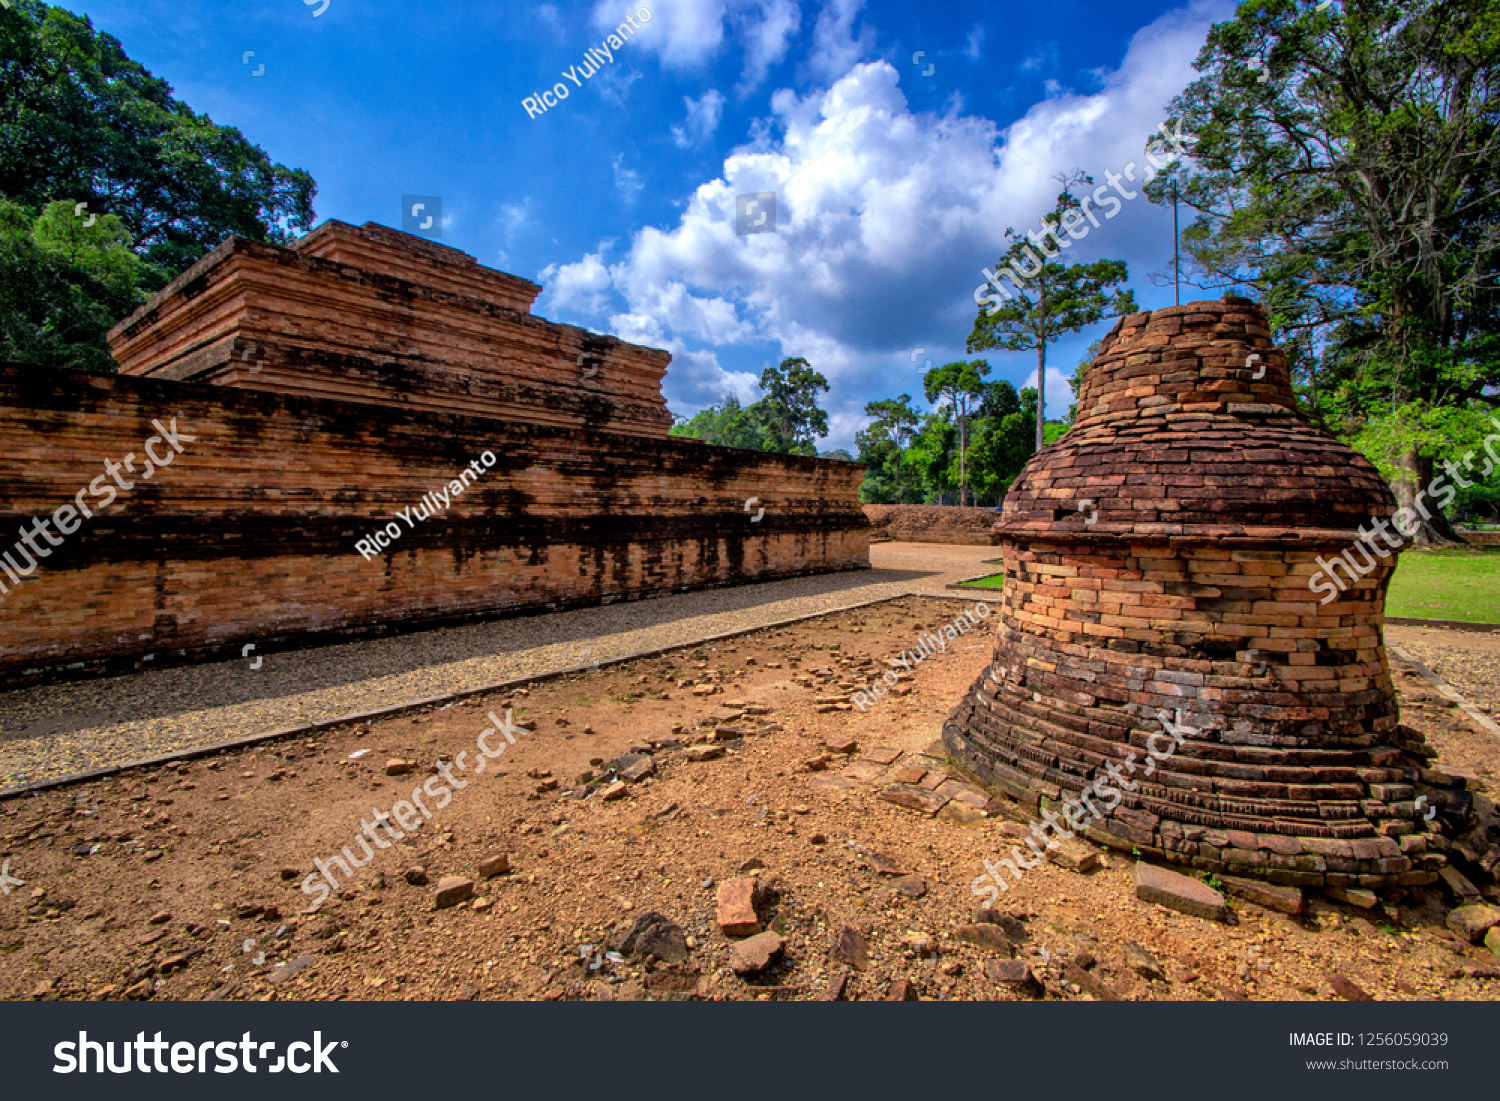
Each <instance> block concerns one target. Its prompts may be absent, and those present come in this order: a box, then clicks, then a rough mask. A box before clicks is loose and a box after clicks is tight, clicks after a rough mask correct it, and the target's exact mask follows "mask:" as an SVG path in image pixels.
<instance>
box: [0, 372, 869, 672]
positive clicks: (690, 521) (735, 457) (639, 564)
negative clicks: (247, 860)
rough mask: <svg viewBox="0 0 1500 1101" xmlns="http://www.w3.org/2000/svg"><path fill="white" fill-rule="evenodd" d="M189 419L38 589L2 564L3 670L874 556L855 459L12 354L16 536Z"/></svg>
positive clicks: (832, 566) (120, 659)
mask: <svg viewBox="0 0 1500 1101" xmlns="http://www.w3.org/2000/svg"><path fill="white" fill-rule="evenodd" d="M173 416H176V417H177V418H178V422H177V423H178V430H179V431H180V432H183V433H186V434H187V435H191V436H195V437H196V439H195V440H194V441H192V442H190V443H185V444H184V446H185V448H186V450H185V451H184V452H183V453H182V454H180V455H178V456H177V457H176V458H175V460H174V461H173V462H172V463H171V465H170V466H169V467H167V468H166V469H163V470H159V471H157V472H155V473H154V474H153V475H152V477H151V479H150V480H148V481H137V482H136V487H135V489H133V490H131V491H121V492H119V496H118V498H117V500H116V501H115V502H114V503H113V504H112V505H111V506H110V507H108V508H106V509H103V510H102V511H100V512H98V513H97V514H96V515H95V517H94V518H93V519H91V520H88V521H85V522H84V524H83V526H82V528H81V529H80V530H79V531H77V532H75V533H74V534H72V535H69V536H67V537H66V538H65V540H64V543H63V545H62V546H60V547H58V548H56V549H55V550H53V551H52V555H51V557H49V558H47V559H45V560H43V561H42V562H41V564H40V566H39V567H38V569H37V571H36V573H35V575H33V577H32V578H31V579H29V580H27V581H25V582H23V583H22V584H21V585H20V586H19V587H14V586H11V583H10V579H9V578H7V577H5V576H4V575H3V574H0V582H4V583H5V584H6V585H7V587H11V588H12V591H10V592H8V593H5V594H0V678H5V679H8V680H11V681H17V680H21V679H26V678H30V677H37V676H49V675H55V674H57V673H58V672H59V671H60V670H61V669H63V667H68V668H75V667H76V668H78V669H85V670H87V669H102V668H116V667H131V666H133V665H136V664H139V663H141V662H143V661H145V660H146V655H148V654H149V655H153V657H152V658H151V659H150V660H151V662H153V663H158V664H159V663H162V662H166V661H171V660H177V659H179V658H185V657H194V656H203V655H206V654H214V653H219V654H223V653H229V652H233V653H234V654H236V655H237V654H238V645H239V644H240V643H242V642H251V641H253V642H258V643H261V644H265V643H267V642H269V641H271V640H274V639H285V638H289V637H292V636H314V637H318V636H325V637H335V636H338V635H340V634H342V633H348V632H355V633H358V632H368V631H376V632H379V631H386V630H390V629H394V628H401V627H408V626H413V625H418V624H430V623H437V622H451V621H454V620H457V619H462V618H465V617H468V616H475V615H480V614H486V613H494V612H498V611H505V610H519V609H526V608H538V607H553V606H556V607H565V606H571V605H583V604H591V603H599V602H603V601H610V600H615V599H629V598H634V597H639V596H643V595H649V594H653V593H658V592H662V591H669V590H672V589H679V588H693V587H699V586H709V585H719V584H729V583H734V582H739V581H747V580H755V579H763V578H771V577H783V576H788V575H793V574H797V573H811V572H819V571H826V570H840V569H855V568H866V567H868V565H869V561H868V525H867V522H866V520H865V518H864V515H863V513H862V512H861V511H860V507H859V503H858V486H859V482H860V480H861V478H862V476H863V467H861V466H859V465H858V464H853V463H838V462H827V461H821V460H815V459H803V458H797V457H791V456H776V455H765V454H760V453H755V452H744V451H733V450H729V449H722V448H711V447H708V446H706V445H703V444H700V443H697V442H696V441H692V440H678V439H657V440H652V439H643V438H641V437H636V436H623V435H612V434H610V433H604V432H597V431H585V430H580V429H569V428H559V427H551V426H538V425H525V424H518V423H505V422H501V421H494V420H488V419H483V418H478V417H460V416H450V415H445V414H440V413H432V412H424V411H416V410H401V409H394V408H388V407H383V406H371V405H356V404H351V403H346V402H338V401H330V400H322V399H313V398H300V397H289V396H285V395H278V394H270V393H263V392H255V391H240V390H233V389H227V388H222V387H210V386H202V385H195V384H189V383H178V382H167V381H162V380H158V379H152V378H137V377H131V376H124V375H120V376H114V377H100V376H90V375H84V374H79V373H76V372H68V371H53V370H44V369H41V368H35V367H17V366H3V367H0V484H4V485H5V486H6V487H7V489H8V492H7V495H6V499H5V501H4V502H3V507H0V532H5V533H7V534H5V535H3V536H0V551H5V550H10V549H11V547H12V545H13V544H14V543H15V542H16V541H18V536H12V535H10V534H9V533H11V532H16V531H17V529H18V528H19V527H20V526H21V525H22V524H23V522H27V523H29V518H30V517H32V516H43V515H47V514H51V513H52V512H53V511H54V510H55V509H57V508H58V506H59V505H61V504H64V503H66V502H71V501H73V500H74V497H75V495H76V494H77V493H78V492H79V491H80V490H82V489H84V488H85V487H86V486H88V485H89V483H90V481H91V480H92V479H94V478H96V477H98V476H100V475H102V474H103V473H104V468H103V462H104V460H106V459H112V460H115V461H117V462H118V461H120V460H122V459H123V457H124V456H125V454H126V453H127V452H133V453H134V454H135V455H136V456H137V466H138V468H139V464H140V462H141V461H142V459H143V448H142V444H143V442H144V441H145V440H146V439H147V438H148V437H150V436H152V435H153V434H154V433H155V429H154V428H152V427H151V420H152V418H156V419H158V420H160V421H161V422H162V423H163V424H166V423H167V422H168V420H169V419H170V418H171V417H173ZM155 446H156V447H157V451H158V454H160V453H161V450H160V445H155ZM486 450H489V451H491V452H492V453H493V454H494V456H495V457H496V464H495V467H494V468H493V469H492V470H490V471H489V472H487V473H485V474H484V475H483V476H482V477H480V478H478V479H477V481H476V482H475V484H474V485H472V486H471V487H470V488H468V489H467V490H465V492H464V493H463V494H462V496H460V497H458V498H456V499H454V501H453V504H452V506H451V507H450V508H449V509H448V510H447V511H446V512H443V513H441V514H440V515H439V516H438V517H435V518H433V519H431V520H428V521H426V522H418V523H417V525H416V528H415V530H409V529H408V528H407V525H406V524H405V523H404V522H402V521H400V520H396V523H397V524H398V526H400V527H401V529H402V531H403V534H402V536H401V537H400V538H399V539H397V540H395V541H394V542H393V545H392V546H391V548H390V549H389V550H388V551H386V552H384V553H383V554H382V555H381V556H380V557H379V558H377V559H375V560H373V561H365V559H364V558H363V557H362V556H361V554H359V553H358V552H357V551H356V550H355V541H356V540H357V539H359V538H361V537H362V536H364V535H366V534H367V533H369V532H370V531H371V530H373V529H374V528H376V527H378V526H382V525H384V524H386V523H387V522H390V521H391V520H393V519H394V518H395V513H396V512H397V510H399V509H402V508H405V507H407V506H410V505H415V504H418V503H420V502H421V500H422V496H423V494H424V493H426V492H429V491H432V490H435V489H437V488H438V487H440V486H443V485H446V484H447V483H448V481H449V480H450V479H452V478H455V477H457V476H458V474H459V472H460V471H461V470H462V469H463V468H465V467H466V466H467V464H468V463H469V462H470V461H471V460H475V459H478V458H479V457H480V455H481V453H482V452H484V451H486ZM122 476H123V477H124V478H125V479H126V480H127V481H129V480H132V476H131V475H128V474H126V475H122ZM750 497H758V498H759V499H760V502H759V506H757V507H760V506H764V507H765V509H766V512H765V516H764V518H763V519H762V521H761V522H759V523H752V522H751V518H750V514H748V513H746V511H745V509H744V502H745V501H746V499H748V498H750ZM84 500H85V503H89V502H94V501H97V498H94V497H91V496H85V498H84Z"/></svg>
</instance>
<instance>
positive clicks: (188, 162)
mask: <svg viewBox="0 0 1500 1101" xmlns="http://www.w3.org/2000/svg"><path fill="white" fill-rule="evenodd" d="M316 191H317V188H316V185H315V184H314V183H313V179H312V177H311V176H310V175H308V174H307V173H306V172H304V171H302V170H301V169H290V168H286V167H285V166H283V165H280V164H275V163H273V162H272V161H271V159H270V158H269V157H268V156H267V155H266V154H265V152H264V151H263V150H261V149H260V148H259V147H258V146H255V145H252V144H250V143H249V142H248V141H246V140H245V138H244V137H243V136H242V135H241V134H240V132H239V131H238V130H236V129H234V128H233V127H227V126H217V125H215V124H214V123H213V122H212V121H211V120H210V119H209V118H208V117H207V116H206V115H200V114H197V113H195V112H194V111H193V110H192V109H191V108H189V107H188V106H187V105H186V104H184V103H182V102H181V101H180V100H177V99H175V98H173V96H172V88H171V86H170V85H169V84H168V83H167V82H166V81H164V80H161V79H159V78H157V77H154V76H152V75H151V74H150V73H149V72H147V71H146V69H144V68H143V67H142V66H141V65H139V64H138V63H136V62H134V61H132V60H130V58H129V57H127V56H126V54H125V51H124V49H123V48H122V47H121V45H120V43H119V41H118V40H117V39H115V38H113V37H111V36H110V35H107V34H101V33H99V32H97V31H95V30H94V28H93V24H92V23H91V22H90V21H89V20H88V19H86V18H80V17H79V16H76V15H73V14H72V13H71V12H68V11H65V10H64V9H62V8H59V7H52V6H49V5H47V4H44V3H41V2H40V0H10V3H9V4H8V5H6V6H4V7H0V197H3V198H8V199H11V200H12V201H14V202H16V203H19V204H20V205H21V206H23V207H25V208H26V209H27V210H28V211H30V212H31V213H32V215H33V216H34V215H35V214H37V213H39V212H40V211H41V210H42V209H43V208H45V207H47V206H48V204H50V203H52V202H54V201H58V200H62V199H67V200H69V201H70V203H77V202H87V203H88V204H89V207H88V211H89V213H93V214H112V215H115V216H116V217H118V218H119V220H120V222H121V223H123V225H124V228H125V230H126V231H127V232H128V234H129V240H130V242H131V247H132V248H133V249H134V250H135V251H136V252H137V253H139V254H140V255H141V256H142V257H143V258H144V259H146V260H148V261H149V262H150V263H151V264H152V265H153V267H154V269H155V272H156V274H157V275H158V278H161V279H169V278H171V277H172V276H175V275H176V274H177V273H179V272H181V271H183V270H185V269H186V268H187V267H188V266H189V265H191V264H192V263H194V262H195V261H197V260H198V259H199V257H201V256H202V255H203V253H205V252H207V251H208V250H210V249H212V248H213V247H214V246H216V245H217V244H218V243H219V242H220V241H221V240H223V239H224V237H225V236H227V235H228V234H231V233H232V234H237V235H239V236H241V237H247V238H250V239H253V240H258V241H273V242H278V243H284V242H286V241H289V240H291V239H292V238H294V237H296V236H297V235H299V234H301V233H305V232H306V231H307V230H308V229H310V228H311V227H312V221H313V205H312V204H313V197H314V195H315V194H316ZM116 320H118V318H117V319H116Z"/></svg>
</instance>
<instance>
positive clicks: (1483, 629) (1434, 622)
mask: <svg viewBox="0 0 1500 1101" xmlns="http://www.w3.org/2000/svg"><path fill="white" fill-rule="evenodd" d="M1385 621H1386V622H1387V623H1391V624H1394V625H1396V626H1397V627H1438V628H1442V629H1443V630H1448V631H1477V632H1479V633H1480V634H1500V623H1481V622H1479V621H1477V620H1464V619H1414V618H1412V617H1410V616H1398V615H1388V616H1386V617H1385Z"/></svg>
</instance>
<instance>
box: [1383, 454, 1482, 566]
mask: <svg viewBox="0 0 1500 1101" xmlns="http://www.w3.org/2000/svg"><path fill="white" fill-rule="evenodd" d="M1433 466H1434V463H1433V460H1432V459H1430V458H1426V457H1424V456H1422V455H1419V454H1417V453H1416V452H1415V451H1409V452H1407V453H1406V455H1404V456H1403V457H1402V462H1401V470H1402V473H1401V474H1400V475H1399V476H1398V477H1397V479H1396V480H1395V481H1394V482H1392V483H1391V492H1393V493H1394V494H1395V495H1396V504H1397V505H1399V506H1400V507H1401V508H1409V509H1411V510H1412V512H1414V513H1415V514H1416V517H1417V518H1416V524H1417V531H1416V534H1415V535H1413V536H1412V538H1411V541H1412V543H1413V544H1415V545H1416V546H1419V547H1434V546H1436V547H1456V546H1466V545H1467V544H1468V540H1467V539H1465V538H1463V537H1462V536H1461V535H1459V534H1458V533H1457V532H1456V531H1454V530H1453V526H1452V525H1451V524H1449V523H1448V518H1447V517H1446V516H1444V515H1443V511H1442V509H1440V508H1438V503H1437V501H1436V500H1434V497H1433V494H1432V492H1431V491H1430V489H1428V487H1430V486H1431V485H1432V477H1433V475H1432V471H1433ZM1444 484H1448V485H1452V484H1453V482H1452V480H1451V479H1447V478H1445V479H1444ZM1454 488H1455V489H1457V488H1458V487H1457V486H1456V485H1454ZM1419 489H1420V490H1424V491H1425V492H1423V493H1422V495H1421V500H1420V501H1419V500H1418V490H1419ZM1424 510H1425V515H1424Z"/></svg>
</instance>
